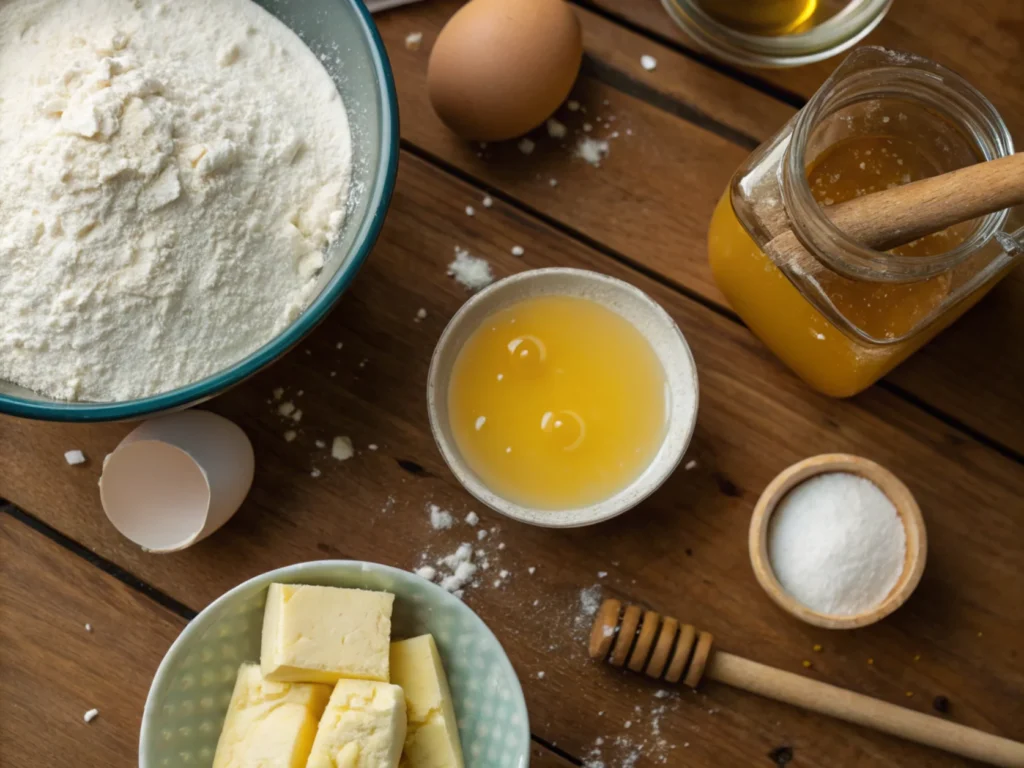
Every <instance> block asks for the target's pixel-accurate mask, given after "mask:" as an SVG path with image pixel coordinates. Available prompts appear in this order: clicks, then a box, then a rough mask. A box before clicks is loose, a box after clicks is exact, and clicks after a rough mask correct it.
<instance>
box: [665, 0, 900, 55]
mask: <svg viewBox="0 0 1024 768" xmlns="http://www.w3.org/2000/svg"><path fill="white" fill-rule="evenodd" d="M661 2H662V5H663V6H664V7H665V10H666V11H667V12H668V14H669V16H671V17H672V19H673V20H674V21H675V22H676V24H678V25H679V26H680V27H682V29H683V30H685V31H686V32H687V33H689V34H690V36H691V37H692V38H693V39H694V40H695V41H696V42H697V43H698V44H699V45H701V46H702V47H704V48H705V49H707V50H708V51H710V52H712V53H714V54H715V55H716V56H718V57H720V58H722V59H725V60H726V61H728V62H730V63H732V64H738V65H740V66H754V67H763V68H784V67H799V66H803V65H805V64H811V63H814V62H816V61H822V60H823V59H827V58H830V57H832V56H835V55H836V54H839V53H842V52H843V51H846V50H848V49H849V48H851V47H853V46H854V45H856V44H857V43H858V42H860V41H861V40H862V39H864V37H865V36H866V35H867V34H868V33H870V32H871V31H872V30H873V29H874V28H875V27H876V26H878V24H879V22H881V20H882V19H883V18H884V17H885V14H886V13H888V11H889V8H890V6H891V5H892V3H893V0H850V2H848V3H847V4H846V6H845V7H844V8H843V9H842V10H841V11H839V12H838V13H836V14H835V15H834V16H832V17H831V18H829V19H827V20H826V21H824V22H822V23H821V24H817V25H815V26H813V27H811V28H810V29H808V30H807V31H806V32H800V33H797V34H790V35H756V34H752V33H749V32H742V31H740V30H737V29H733V28H732V27H730V26H729V25H727V24H723V23H722V22H720V21H718V20H717V19H715V18H713V17H712V16H710V15H709V14H708V13H707V12H706V11H705V10H704V9H703V8H701V6H700V2H699V0H661Z"/></svg>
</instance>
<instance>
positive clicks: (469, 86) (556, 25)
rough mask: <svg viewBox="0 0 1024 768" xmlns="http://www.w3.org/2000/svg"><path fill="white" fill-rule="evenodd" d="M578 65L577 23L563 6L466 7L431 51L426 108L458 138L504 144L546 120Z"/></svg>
mask: <svg viewBox="0 0 1024 768" xmlns="http://www.w3.org/2000/svg"><path fill="white" fill-rule="evenodd" d="M582 59H583V41H582V35H581V33H580V24H579V21H578V20H577V18H576V14H574V13H573V11H572V9H571V8H570V7H569V6H568V5H567V4H566V3H565V2H564V0H472V2H470V3H467V4H466V5H464V6H463V7H462V8H461V9H460V10H459V11H458V12H457V13H456V14H455V15H454V16H452V18H451V19H450V20H449V21H448V24H447V25H445V28H444V29H442V30H441V34H440V35H438V38H437V42H436V43H435V44H434V50H433V51H431V54H430V64H429V67H428V69H427V86H428V88H429V90H430V101H431V103H432V104H433V105H434V111H436V112H437V114H438V116H439V117H440V118H441V119H442V120H443V121H444V122H445V124H446V125H447V126H448V127H449V128H451V129H452V130H453V131H455V133H457V134H458V135H459V136H462V137H463V138H465V139H477V140H480V141H499V140H501V139H511V138H513V137H515V136H520V135H522V134H524V133H526V132H527V131H529V130H530V129H532V128H535V127H537V126H538V125H540V124H541V123H543V122H544V121H545V120H546V119H547V118H548V117H550V116H551V114H552V113H553V112H554V111H555V110H556V109H557V108H558V105H559V104H561V103H562V102H563V101H564V100H565V98H566V96H568V95H569V91H570V90H571V89H572V85H573V83H574V82H575V80H576V75H577V74H578V73H579V69H580V62H581V61H582Z"/></svg>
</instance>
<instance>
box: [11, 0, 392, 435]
mask: <svg viewBox="0 0 1024 768" xmlns="http://www.w3.org/2000/svg"><path fill="white" fill-rule="evenodd" d="M340 1H341V2H347V3H348V4H349V5H351V6H352V7H353V9H354V10H355V11H356V15H357V17H358V18H359V20H360V23H361V24H362V27H363V32H364V34H365V36H366V38H367V39H368V40H369V41H370V43H371V45H370V52H371V60H372V63H373V68H374V73H375V75H376V77H377V81H378V83H379V85H380V88H379V89H378V99H379V101H380V104H379V106H380V110H381V149H382V151H381V156H380V162H379V163H378V166H377V178H378V179H380V180H381V182H380V183H378V184H376V185H375V190H374V194H373V197H372V198H371V199H370V202H369V205H368V210H370V211H372V214H371V215H370V216H368V217H367V219H366V220H365V221H364V222H363V225H362V227H361V228H360V231H359V232H358V233H357V234H356V238H355V240H354V241H353V245H352V250H351V251H350V253H349V258H348V262H347V263H346V264H345V265H344V266H343V267H342V268H341V269H339V270H338V272H337V273H336V274H335V275H334V277H332V278H331V280H330V282H328V284H327V285H326V286H324V289H323V290H322V291H321V292H320V295H319V296H317V297H316V299H314V300H313V303H312V304H310V305H309V306H308V307H307V308H306V310H305V311H304V312H303V313H302V314H301V315H300V316H299V317H298V319H297V320H296V321H295V322H294V323H292V324H291V325H290V326H288V328H286V329H285V330H284V331H283V332H282V333H281V334H280V335H278V336H276V337H275V338H273V339H272V340H271V341H269V342H267V343H266V344H264V345H263V346H262V347H260V348H259V349H257V350H256V351H255V352H253V353H252V354H250V355H249V356H248V357H245V358H243V359H241V360H239V361H238V362H236V363H234V364H233V365H231V366H230V367H229V368H226V369H224V370H223V371H219V372H217V373H215V374H213V375H212V376H209V377H207V378H205V379H201V380H200V381H197V382H193V383H192V384H188V385H186V386H184V387H179V388H178V389H173V390H170V391H169V392H162V393H160V394H157V395H152V396H150V397H144V398H140V399H138V400H129V401H127V402H120V403H91V402H53V401H42V400H28V399H25V398H21V397H15V396H13V395H5V394H3V393H0V413H4V414H8V415H11V416H21V417H23V418H28V419H38V420H42V421H62V422H96V421H120V420H123V419H140V418H143V417H145V416H149V415H152V414H154V413H159V412H162V411H170V410H174V409H176V408H182V407H187V406H189V405H192V404H195V403H198V402H201V401H203V400H206V399H208V398H210V397H213V396H214V395H216V394H218V393H220V392H222V391H224V390H225V389H228V388H229V387H232V386H234V385H235V384H238V383H239V382H241V381H244V380H245V379H247V378H248V377H249V376H252V375H253V374H255V373H256V372H257V371H259V370H260V369H262V368H263V367H264V366H267V365H269V364H270V363H272V362H273V361H275V360H276V359H277V358H278V357H280V356H281V355H283V354H284V353H285V352H286V351H287V350H288V349H290V348H291V347H292V346H294V345H295V344H298V343H299V342H300V341H301V340H302V339H303V337H305V336H306V335H307V334H308V333H309V332H310V331H312V330H313V329H314V328H315V327H316V326H317V324H318V323H319V322H320V321H321V320H323V319H324V317H326V315H327V313H328V312H329V311H330V309H331V308H332V307H333V306H334V303H335V302H336V301H337V300H338V298H339V297H340V296H341V295H342V294H343V293H344V292H345V289H346V288H348V286H349V285H350V284H351V283H352V281H353V280H354V279H355V276H356V274H357V273H358V272H359V269H360V267H362V265H363V262H364V261H366V257H367V256H368V255H369V253H370V251H371V250H372V249H373V246H374V243H376V241H377V238H378V236H379V235H380V231H381V228H382V227H383V225H384V219H385V216H386V214H387V208H388V203H389V202H390V200H391V196H392V194H393V192H394V189H395V180H396V178H397V176H398V157H399V152H400V150H399V123H398V96H397V94H396V92H395V78H394V75H393V73H392V70H391V63H390V62H389V61H388V56H387V52H386V50H385V47H384V41H383V40H382V39H381V37H380V33H379V32H378V31H377V25H376V24H375V23H374V22H373V18H372V16H371V15H370V12H369V11H368V10H367V8H366V6H365V5H364V4H363V3H362V2H361V0H340Z"/></svg>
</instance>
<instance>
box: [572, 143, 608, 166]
mask: <svg viewBox="0 0 1024 768" xmlns="http://www.w3.org/2000/svg"><path fill="white" fill-rule="evenodd" d="M609 151H610V147H609V145H608V142H607V141H605V140H604V139H592V138H590V137H589V136H585V137H583V138H582V139H580V141H579V143H578V144H577V145H576V157H579V158H581V159H582V160H586V161H587V162H588V163H590V164H591V165H592V166H594V167H595V168H600V167H601V160H603V159H604V157H605V156H606V155H607V154H608V152H609Z"/></svg>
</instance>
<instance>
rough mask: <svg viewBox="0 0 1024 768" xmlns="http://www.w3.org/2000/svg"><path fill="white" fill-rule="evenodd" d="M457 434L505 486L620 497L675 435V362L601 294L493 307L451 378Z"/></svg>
mask: <svg viewBox="0 0 1024 768" xmlns="http://www.w3.org/2000/svg"><path fill="white" fill-rule="evenodd" d="M448 414H449V420H450V423H451V429H452V434H453V436H454V438H455V442H456V445H457V446H458V449H459V451H460V453H461V454H462V456H463V457H464V458H465V460H466V462H467V464H468V465H469V467H470V468H471V469H472V470H473V471H474V472H475V473H476V474H477V475H478V476H479V477H480V479H481V480H482V481H483V482H484V483H485V484H486V485H487V486H488V487H489V488H490V489H491V490H493V491H494V492H495V493H497V494H499V495H501V496H503V497H504V498H506V499H509V500H510V501H513V502H516V503H518V504H521V505H523V506H528V507H533V508H539V509H572V508H577V507H582V506H586V505H589V504H593V503H596V502H599V501H602V500H604V499H606V498H609V497H611V496H612V495H614V494H615V493H617V492H618V491H620V490H622V489H623V488H625V487H626V486H627V485H629V484H630V483H631V482H632V481H633V480H635V479H636V478H637V477H638V476H639V475H640V474H641V473H642V472H643V471H644V470H645V469H646V468H647V466H648V465H649V464H650V463H651V460H652V459H653V457H654V456H655V454H656V453H657V451H658V448H659V447H660V445H661V443H662V440H663V438H664V432H665V422H666V393H665V374H664V371H663V369H662V366H661V362H660V360H659V359H658V356H657V354H656V353H655V351H654V349H653V348H652V347H651V345H650V344H649V343H648V341H647V340H646V339H645V338H644V336H643V335H642V334H641V333H640V331H639V330H637V328H636V327H635V326H634V325H633V324H632V323H630V322H629V321H628V320H626V319H625V318H623V317H622V316H620V315H619V314H617V313H616V312H614V311H612V310H611V309H608V308H606V307H605V306H603V305H602V304H599V303H597V302H594V301H590V300H589V299H584V298H579V297H570V296H539V297H535V298H530V299H524V300H523V301H521V302H519V303H517V304H514V305H512V306H510V307H507V308H505V309H501V310H499V311H497V312H496V313H494V314H493V315H491V316H490V317H488V318H487V319H486V320H484V322H483V323H482V324H481V325H480V327H479V328H478V329H477V330H476V331H475V332H474V333H473V334H472V335H471V336H470V337H469V339H468V340H467V342H466V344H465V346H464V347H463V348H462V350H461V351H460V352H459V355H458V357H457V358H456V361H455V364H454V367H453V369H452V375H451V381H450V383H449V387H448Z"/></svg>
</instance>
